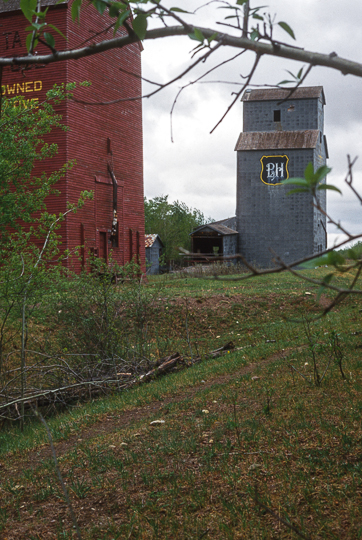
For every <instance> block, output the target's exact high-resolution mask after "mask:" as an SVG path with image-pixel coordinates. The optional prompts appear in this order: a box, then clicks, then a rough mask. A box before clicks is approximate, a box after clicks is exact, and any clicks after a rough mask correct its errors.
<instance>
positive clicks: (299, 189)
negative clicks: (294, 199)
mask: <svg viewBox="0 0 362 540" xmlns="http://www.w3.org/2000/svg"><path fill="white" fill-rule="evenodd" d="M309 191H310V190H309V188H296V189H291V190H290V191H288V192H287V195H292V194H293V193H309Z"/></svg>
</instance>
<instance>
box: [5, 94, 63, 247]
mask: <svg viewBox="0 0 362 540" xmlns="http://www.w3.org/2000/svg"><path fill="white" fill-rule="evenodd" d="M64 99H66V93H65V91H64V90H63V89H61V88H59V87H58V88H54V89H53V90H51V91H50V92H49V93H48V95H47V99H46V100H45V101H44V102H43V103H41V104H36V105H35V104H29V103H27V102H26V101H25V99H24V98H23V97H16V98H11V99H5V98H3V103H2V116H1V119H0V129H1V141H0V234H1V240H0V249H4V248H5V249H7V248H8V246H9V242H10V241H11V240H12V241H14V234H13V233H12V234H10V232H9V227H11V228H12V229H13V232H14V231H16V232H17V233H18V236H17V241H20V240H22V243H23V244H24V243H26V242H27V241H29V239H30V236H31V235H37V234H38V233H41V232H44V230H45V229H47V228H48V226H49V224H50V222H52V221H54V219H55V218H54V216H50V215H49V214H47V213H46V212H45V199H46V197H47V196H48V195H50V194H52V193H53V194H54V193H56V191H55V189H54V185H55V184H56V182H58V180H59V179H60V178H61V177H62V176H64V174H65V173H66V171H67V170H68V169H69V168H70V167H71V166H72V165H73V164H72V163H68V164H67V165H64V166H63V167H62V168H61V169H60V170H58V171H55V172H53V173H51V174H49V175H48V176H47V175H45V173H40V174H38V175H34V167H35V166H36V164H37V163H39V162H41V161H44V160H50V159H51V158H53V157H54V156H55V154H56V153H57V145H56V144H54V143H51V144H49V143H47V142H45V141H44V137H45V136H46V135H47V134H48V133H50V131H51V130H52V129H54V128H58V129H65V127H64V126H63V125H62V123H61V116H60V115H59V114H55V112H54V109H53V104H54V103H56V104H57V103H59V102H60V101H62V100H64ZM19 218H21V222H20V221H19ZM24 223H25V224H26V223H29V224H30V223H32V224H33V225H32V227H31V228H30V230H29V228H28V229H27V232H26V233H25V232H24Z"/></svg>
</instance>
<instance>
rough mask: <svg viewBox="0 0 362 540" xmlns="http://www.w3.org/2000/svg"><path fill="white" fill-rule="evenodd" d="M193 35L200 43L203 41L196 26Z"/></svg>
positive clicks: (202, 36) (201, 34)
mask: <svg viewBox="0 0 362 540" xmlns="http://www.w3.org/2000/svg"><path fill="white" fill-rule="evenodd" d="M195 37H196V39H197V41H201V43H203V42H204V40H205V38H204V35H203V33H202V32H201V30H199V29H198V28H195Z"/></svg>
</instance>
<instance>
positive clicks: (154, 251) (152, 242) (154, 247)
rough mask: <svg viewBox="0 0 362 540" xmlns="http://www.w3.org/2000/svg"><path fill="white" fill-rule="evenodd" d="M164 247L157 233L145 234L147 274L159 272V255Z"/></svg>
mask: <svg viewBox="0 0 362 540" xmlns="http://www.w3.org/2000/svg"><path fill="white" fill-rule="evenodd" d="M164 247H165V246H164V244H163V242H162V240H161V238H160V237H159V236H158V234H145V248H146V266H147V274H159V273H160V257H161V255H162V249H163V248H164Z"/></svg>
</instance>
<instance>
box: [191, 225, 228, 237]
mask: <svg viewBox="0 0 362 540" xmlns="http://www.w3.org/2000/svg"><path fill="white" fill-rule="evenodd" d="M204 229H211V230H212V231H215V232H217V233H218V234H220V235H221V236H227V235H229V234H238V232H237V231H234V229H230V228H229V227H225V225H220V224H218V223H207V224H206V225H200V227H197V229H195V230H193V231H192V233H191V236H193V235H194V234H196V233H198V232H200V231H202V230H204Z"/></svg>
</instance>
